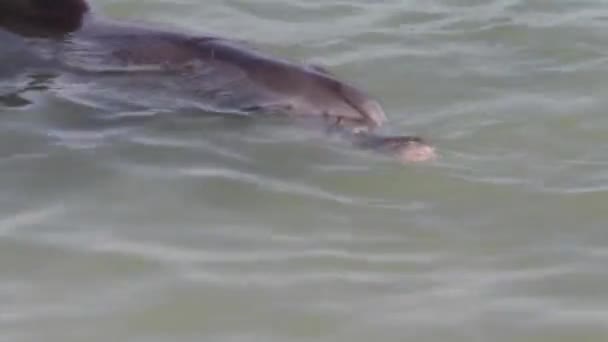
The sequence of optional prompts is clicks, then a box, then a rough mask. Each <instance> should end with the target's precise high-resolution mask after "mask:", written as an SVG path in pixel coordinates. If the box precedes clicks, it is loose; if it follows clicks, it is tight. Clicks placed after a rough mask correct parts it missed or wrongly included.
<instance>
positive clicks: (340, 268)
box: [0, 0, 608, 342]
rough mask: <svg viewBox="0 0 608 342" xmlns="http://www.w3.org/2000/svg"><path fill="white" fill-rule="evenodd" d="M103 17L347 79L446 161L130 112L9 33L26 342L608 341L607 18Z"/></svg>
mask: <svg viewBox="0 0 608 342" xmlns="http://www.w3.org/2000/svg"><path fill="white" fill-rule="evenodd" d="M94 4H95V7H96V9H97V10H98V11H100V12H103V13H104V14H106V15H109V16H111V17H114V18H120V19H125V20H139V21H147V22H157V23H161V24H163V25H166V26H172V27H179V28H181V29H184V30H188V31H195V32H201V33H214V34H220V35H223V36H229V37H234V38H237V39H241V40H246V41H250V42H251V44H252V45H254V46H257V47H259V48H260V49H263V50H265V51H269V52H272V53H275V54H277V55H281V56H286V57H289V58H292V59H296V60H301V61H303V62H308V63H318V64H322V65H325V66H327V67H328V68H330V69H331V70H333V71H334V72H335V73H336V74H338V75H340V76H341V77H342V78H344V79H347V80H349V81H352V82H353V83H355V84H357V85H359V86H360V87H362V88H364V89H366V90H368V91H369V92H371V93H372V94H374V95H375V97H377V98H378V99H379V100H380V101H381V102H382V103H383V105H384V106H385V109H386V111H387V113H388V115H389V118H390V124H389V126H388V128H387V129H388V131H390V132H394V133H401V134H418V135H422V136H425V137H427V138H428V139H430V140H431V141H433V143H434V144H435V145H437V147H438V151H439V152H440V153H441V158H440V160H439V161H437V162H435V163H430V164H424V165H422V164H421V165H407V166H403V165H400V164H398V163H395V162H393V161H391V160H389V159H386V158H382V157H379V156H376V155H373V154H369V153H366V152H361V151H356V150H353V149H351V148H349V146H348V144H344V143H343V142H340V141H336V140H334V139H329V138H326V137H324V135H323V133H322V132H318V131H316V130H314V129H310V128H306V127H298V126H297V125H291V124H289V123H288V122H275V121H272V120H270V122H268V121H263V120H262V121H259V122H257V121H255V120H240V119H235V118H222V117H217V116H206V117H202V116H198V115H192V113H179V112H178V113H175V112H173V113H172V112H168V113H167V112H166V111H163V110H161V109H160V108H155V107H151V108H147V109H145V110H142V109H137V110H135V109H133V110H127V109H125V107H124V104H125V101H126V102H127V104H128V102H129V99H128V97H127V99H126V100H125V98H124V97H121V96H119V95H124V94H121V93H120V92H119V91H117V90H116V89H113V88H112V85H111V84H107V83H97V82H95V80H94V79H91V80H87V81H86V82H81V83H73V82H70V80H69V79H65V78H62V75H55V74H44V73H42V74H41V73H38V72H35V71H32V70H29V69H28V68H27V65H29V63H30V62H31V61H30V60H29V59H28V58H29V57H28V56H29V55H28V53H27V51H26V50H27V48H26V47H25V46H24V45H23V44H22V42H21V41H20V39H18V38H17V37H13V36H10V35H8V34H7V33H5V32H2V33H0V42H1V43H0V52H2V54H1V56H2V57H0V60H2V63H1V64H2V65H1V66H0V75H1V77H0V189H1V191H0V307H1V309H0V340H1V341H41V340H50V341H54V340H57V341H201V340H203V341H454V342H456V341H463V342H464V341H467V342H469V341H480V342H481V341H497V342H498V341H505V342H507V341H508V342H514V341H518V342H519V341H521V342H528V341H530V342H543V341H550V342H555V341H598V342H599V341H601V342H603V341H606V340H607V339H608V290H607V286H606V284H608V271H607V270H606V265H607V264H608V233H607V232H606V228H607V227H608V210H606V208H607V205H606V203H608V147H607V146H608V144H607V142H608V141H607V139H608V138H607V135H606V132H607V131H608V117H607V116H606V113H605V108H606V107H607V105H608V100H607V99H608V96H607V95H608V87H607V85H608V83H606V80H607V79H608V64H607V56H608V36H607V35H606V32H607V29H608V20H607V18H608V4H606V3H605V2H603V1H599V0H589V1H566V0H555V1H551V2H547V1H517V0H492V1H473V0H459V1H452V0H442V1H422V2H421V1H407V0H393V1H381V2H370V1H363V0H359V1H356V0H348V1H346V0H341V1H320V0H317V1H301V0H290V1H278V0H264V1H256V2H251V1H244V0H239V1H237V0H232V1H219V0H214V1H205V2H204V4H202V2H200V1H195V0H182V1H179V2H172V1H168V0H164V1H162V0H155V1H146V2H141V1H135V0H128V1H116V0H103V1H102V0H97V1H95V2H94ZM82 94H97V95H99V94H104V95H106V96H104V97H102V98H103V99H104V100H103V101H100V100H99V98H97V101H90V100H89V99H87V97H86V96H83V95H82ZM127 94H128V93H127ZM163 101H164V100H163Z"/></svg>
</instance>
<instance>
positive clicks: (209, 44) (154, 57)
mask: <svg viewBox="0 0 608 342" xmlns="http://www.w3.org/2000/svg"><path fill="white" fill-rule="evenodd" d="M0 27H4V28H5V29H7V30H9V31H12V32H15V33H18V34H20V35H23V36H28V37H38V38H40V37H44V38H47V39H48V40H49V41H50V42H51V43H53V44H54V47H53V48H52V49H51V50H52V51H53V56H52V57H53V58H54V59H55V60H56V61H57V63H58V64H60V65H61V66H63V67H65V68H68V69H69V70H71V71H76V72H89V73H90V72H93V73H96V74H99V75H104V74H110V73H111V74H128V75H129V77H130V78H132V77H137V74H147V75H149V74H153V75H158V76H159V77H161V76H162V79H163V80H170V81H167V82H166V84H171V85H173V86H174V87H177V88H178V89H179V90H180V94H184V96H188V97H189V98H191V99H195V101H197V102H198V103H201V104H202V105H203V107H205V108H211V109H213V110H215V111H219V112H238V113H246V114H252V115H253V114H260V113H273V114H281V115H288V116H293V117H313V118H321V119H322V120H324V121H326V122H329V123H330V125H333V126H336V127H337V126H339V127H341V128H342V129H344V128H348V129H351V130H352V131H351V133H352V134H347V136H348V137H349V138H351V139H352V140H353V143H354V145H355V146H359V147H373V148H374V149H380V150H384V151H399V152H398V153H397V154H399V155H409V154H407V153H406V154H404V153H402V152H403V151H400V150H399V148H395V147H396V146H400V147H401V148H402V149H403V150H404V151H405V150H413V149H415V148H418V147H427V145H426V144H425V143H423V142H422V140H416V139H411V138H410V137H401V138H402V139H398V137H393V139H383V138H381V137H379V136H377V135H375V134H373V133H371V132H372V131H373V130H374V129H376V128H377V127H380V126H382V125H383V124H384V123H385V122H386V121H387V116H386V114H385V112H384V110H383V109H382V106H381V105H380V104H379V102H378V101H377V100H375V99H373V98H372V97H371V96H370V95H369V94H367V93H366V92H364V91H363V90H361V89H359V88H357V87H355V86H354V85H352V84H350V83H348V82H346V81H344V80H341V79H338V78H337V77H336V76H335V75H334V74H332V73H331V72H329V71H327V70H326V69H324V68H322V67H319V66H314V65H307V64H301V63H296V62H292V61H290V60H287V59H283V58H278V57H275V56H271V55H268V54H265V53H262V52H260V51H258V50H256V49H254V48H251V47H250V46H248V45H246V44H242V43H240V42H237V41H235V40H230V39H226V38H222V37H215V36H201V35H194V34H185V33H182V32H175V31H171V30H168V29H167V30H160V29H158V28H156V27H150V26H145V25H143V24H133V23H124V22H117V21H114V20H110V19H106V18H102V17H100V16H97V15H92V14H91V10H90V6H89V4H88V3H86V2H85V1H84V0H0ZM38 43H39V41H38ZM43 44H44V43H43ZM159 79H160V78H159ZM159 86H160V85H159ZM361 132H367V133H365V134H359V133H361ZM362 140H369V142H368V143H362ZM382 142H384V143H382ZM389 145H390V146H391V148H389V149H386V148H385V149H382V148H380V147H381V146H389ZM418 150H419V151H420V148H418ZM427 152H428V153H429V156H430V157H433V156H434V155H433V156H431V154H432V153H430V152H432V151H430V150H429V151H427ZM412 159H423V158H418V157H417V158H412Z"/></svg>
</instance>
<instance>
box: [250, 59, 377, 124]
mask: <svg viewBox="0 0 608 342" xmlns="http://www.w3.org/2000/svg"><path fill="white" fill-rule="evenodd" d="M248 69H249V76H250V77H251V78H252V79H253V80H254V81H255V83H256V84H258V85H263V87H265V89H267V90H270V92H271V93H273V94H274V97H275V98H276V99H277V101H276V102H275V103H276V104H277V108H279V111H281V112H284V113H285V114H288V115H292V116H294V117H296V116H299V117H302V116H309V117H310V116H313V117H321V118H324V119H326V120H327V121H328V122H330V123H332V124H340V125H341V126H345V125H348V126H355V127H357V126H358V127H361V126H364V127H366V128H375V127H378V126H381V125H382V124H383V123H384V122H386V121H387V118H386V114H385V113H384V110H382V107H381V106H380V104H379V103H378V102H377V101H376V100H374V99H372V98H371V97H370V96H369V95H367V94H366V93H365V92H363V91H362V90H360V89H358V88H356V87H355V86H353V85H350V84H348V83H346V82H344V81H341V80H339V79H337V78H336V77H335V76H334V75H332V74H330V73H329V72H327V71H325V70H324V69H320V68H319V67H315V66H308V65H304V66H303V65H297V64H292V63H288V62H284V61H281V60H276V59H270V58H268V59H258V60H257V61H256V64H255V65H253V64H250V65H248Z"/></svg>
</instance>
